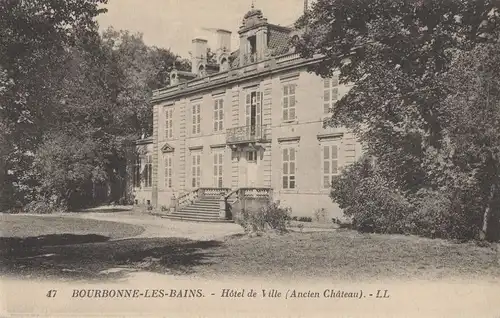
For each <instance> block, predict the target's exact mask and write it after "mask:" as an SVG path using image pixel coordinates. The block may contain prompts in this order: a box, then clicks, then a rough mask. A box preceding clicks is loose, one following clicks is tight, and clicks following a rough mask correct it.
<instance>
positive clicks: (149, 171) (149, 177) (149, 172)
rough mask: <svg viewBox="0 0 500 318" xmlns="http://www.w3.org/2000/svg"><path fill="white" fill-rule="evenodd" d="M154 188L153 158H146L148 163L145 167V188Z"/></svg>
mask: <svg viewBox="0 0 500 318" xmlns="http://www.w3.org/2000/svg"><path fill="white" fill-rule="evenodd" d="M151 187H153V156H152V155H147V156H146V163H145V165H144V188H151Z"/></svg>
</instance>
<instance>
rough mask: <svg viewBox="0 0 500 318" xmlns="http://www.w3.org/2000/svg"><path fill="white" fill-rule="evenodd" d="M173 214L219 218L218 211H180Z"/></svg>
mask: <svg viewBox="0 0 500 318" xmlns="http://www.w3.org/2000/svg"><path fill="white" fill-rule="evenodd" d="M172 214H189V215H200V216H210V217H219V212H218V211H197V210H180V211H176V212H174V213H172Z"/></svg>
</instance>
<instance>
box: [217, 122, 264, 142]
mask: <svg viewBox="0 0 500 318" xmlns="http://www.w3.org/2000/svg"><path fill="white" fill-rule="evenodd" d="M266 127H267V126H266V125H256V126H241V127H235V128H229V129H227V130H226V143H227V144H230V145H231V144H232V145H234V144H243V143H251V142H261V141H265V140H266Z"/></svg>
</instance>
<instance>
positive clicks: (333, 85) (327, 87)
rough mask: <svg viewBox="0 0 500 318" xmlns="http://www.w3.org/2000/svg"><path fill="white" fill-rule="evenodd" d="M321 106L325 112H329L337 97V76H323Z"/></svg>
mask: <svg viewBox="0 0 500 318" xmlns="http://www.w3.org/2000/svg"><path fill="white" fill-rule="evenodd" d="M323 84H324V85H323V107H324V112H325V114H328V113H329V112H331V110H332V109H333V107H334V106H335V103H336V102H337V100H338V97H339V87H338V86H339V78H338V76H334V77H332V78H325V79H324V80H323Z"/></svg>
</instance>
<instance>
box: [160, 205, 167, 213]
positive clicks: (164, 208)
mask: <svg viewBox="0 0 500 318" xmlns="http://www.w3.org/2000/svg"><path fill="white" fill-rule="evenodd" d="M160 210H161V211H162V212H165V211H168V208H167V206H166V205H162V206H161V207H160Z"/></svg>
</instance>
